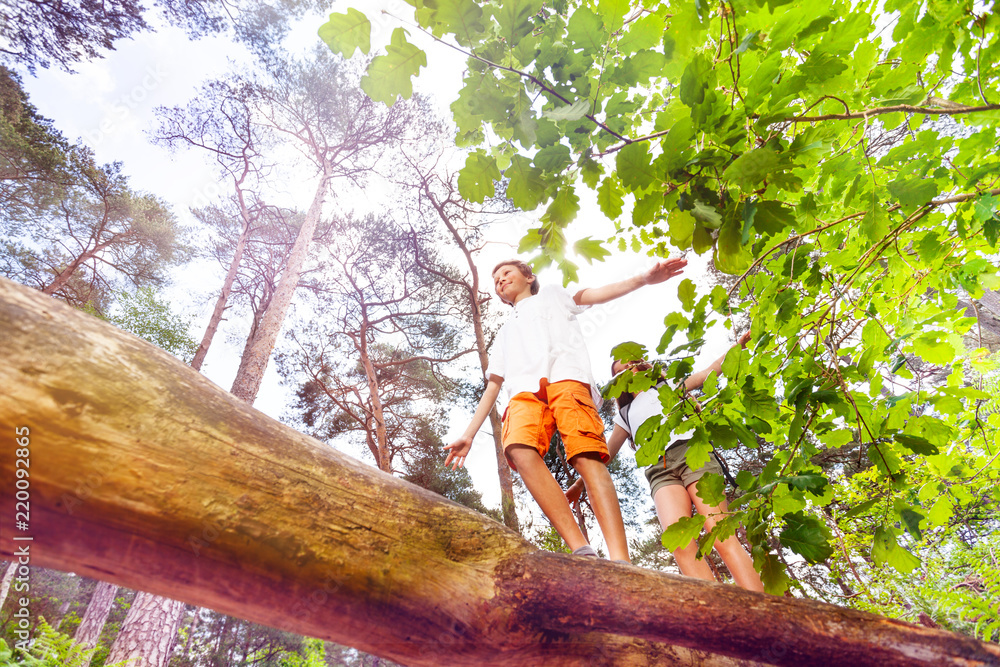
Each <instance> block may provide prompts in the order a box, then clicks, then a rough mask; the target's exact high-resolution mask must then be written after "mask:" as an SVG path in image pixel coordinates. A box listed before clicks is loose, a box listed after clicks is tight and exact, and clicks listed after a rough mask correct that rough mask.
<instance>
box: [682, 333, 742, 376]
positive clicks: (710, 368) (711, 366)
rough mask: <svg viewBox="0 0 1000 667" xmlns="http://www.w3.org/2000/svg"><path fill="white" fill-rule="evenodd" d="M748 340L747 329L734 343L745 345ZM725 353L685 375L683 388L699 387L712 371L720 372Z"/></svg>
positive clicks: (727, 351)
mask: <svg viewBox="0 0 1000 667" xmlns="http://www.w3.org/2000/svg"><path fill="white" fill-rule="evenodd" d="M749 342H750V332H749V331H747V332H746V333H745V334H743V335H742V336H740V339H739V340H738V341H736V345H739V346H740V347H746V346H747V343H749ZM736 345H734V346H733V347H736ZM726 354H729V350H726ZM726 354H724V355H722V356H721V357H719V358H718V359H716V360H715V361H713V362H712V363H711V364H709V365H708V366H707V367H706V368H703V369H701V370H700V371H698V372H697V373H692V374H691V375H689V376H687V378H685V379H684V388H685V389H686V390H688V391H691V390H693V389H699V388H701V385H703V384H705V380H707V379H708V376H709V375H711V374H712V371H715V373H716V374H717V375H718V374H719V373H721V372H722V362H723V361H725V360H726Z"/></svg>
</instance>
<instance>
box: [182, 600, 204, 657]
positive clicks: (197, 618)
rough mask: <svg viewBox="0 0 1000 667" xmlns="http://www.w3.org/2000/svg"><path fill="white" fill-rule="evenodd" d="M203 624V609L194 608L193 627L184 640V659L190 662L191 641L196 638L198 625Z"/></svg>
mask: <svg viewBox="0 0 1000 667" xmlns="http://www.w3.org/2000/svg"><path fill="white" fill-rule="evenodd" d="M200 625H201V610H200V609H199V608H198V607H195V608H194V619H193V620H192V621H191V628H190V629H189V630H188V636H187V640H186V641H185V642H184V659H185V660H187V661H188V662H190V656H191V641H192V640H193V639H194V635H195V633H196V632H197V631H198V627H199V626H200Z"/></svg>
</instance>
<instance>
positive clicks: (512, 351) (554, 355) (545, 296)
mask: <svg viewBox="0 0 1000 667" xmlns="http://www.w3.org/2000/svg"><path fill="white" fill-rule="evenodd" d="M589 307H590V306H580V305H577V303H576V302H575V301H573V297H572V296H571V295H570V293H569V292H567V291H566V290H564V289H562V288H560V287H556V286H555V285H545V286H543V287H542V288H541V289H539V290H538V294H535V295H534V296H530V297H528V298H526V299H521V301H519V302H518V303H517V304H515V305H514V309H513V310H514V312H512V313H511V314H510V317H508V318H507V321H506V322H504V324H503V326H501V327H500V331H499V332H497V336H496V339H495V340H494V341H493V347H492V348H491V349H490V365H489V368H487V369H486V377H489V376H490V375H496V376H498V377H502V378H503V389H504V391H505V393H506V395H507V398H508V399H509V398H510V397H512V396H514V395H516V394H519V393H521V392H524V391H527V392H531V393H534V392H536V391H538V389H539V387H540V386H541V385H540V381H541V380H542V379H545V380H547V381H548V382H549V383H552V382H559V381H560V380H576V381H578V382H584V383H586V384H589V385H590V395H591V397H592V398H593V399H594V405H597V406H599V405H600V404H601V401H602V400H603V399H602V398H601V392H600V390H599V389H598V388H597V387H596V386H595V383H594V377H593V373H592V372H591V368H590V354H589V353H588V352H587V345H586V343H584V340H583V331H582V330H581V329H580V322H579V320H577V319H576V316H577V315H578V314H580V313H582V312H583V311H585V310H587V308H589Z"/></svg>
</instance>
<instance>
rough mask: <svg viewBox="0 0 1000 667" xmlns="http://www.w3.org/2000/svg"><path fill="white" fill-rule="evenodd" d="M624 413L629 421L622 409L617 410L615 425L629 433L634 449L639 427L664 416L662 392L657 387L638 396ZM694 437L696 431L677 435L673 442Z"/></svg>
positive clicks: (627, 406) (626, 407)
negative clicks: (654, 418) (661, 400)
mask: <svg viewBox="0 0 1000 667" xmlns="http://www.w3.org/2000/svg"><path fill="white" fill-rule="evenodd" d="M624 411H625V413H626V415H627V416H628V420H627V421H626V419H625V417H623V416H622V410H621V409H619V410H616V411H615V425H616V426H621V427H622V428H623V429H625V430H626V431H628V434H629V436H631V438H632V442H633V444H632V446H633V448H634V447H635V434H636V432H637V431H638V430H639V427H640V426H642V425H643V423H644V422H646V421H647V420H649V419H652V418H653V417H656V418H657V419H660V417H661V416H662V415H663V404H662V403H660V392H659V391H657V390H656V387H653V388H651V389H647V390H646V391H643V392H640V393H638V394H636V395H635V398H633V399H632V402H631V403H629V404H628V405H626V406H625V408H624ZM692 435H694V431H688V432H686V433H676V434H674V436H673V440H671V442H675V441H677V440H683V439H685V438H690V437H691V436H692Z"/></svg>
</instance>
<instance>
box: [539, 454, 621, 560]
mask: <svg viewBox="0 0 1000 667" xmlns="http://www.w3.org/2000/svg"><path fill="white" fill-rule="evenodd" d="M570 463H571V464H572V465H573V467H574V468H576V471H577V472H578V473H580V477H583V483H584V484H586V485H587V495H589V496H590V504H591V506H592V507H593V508H594V515H595V516H597V523H598V524H600V526H601V533H602V534H603V535H604V541H605V542H606V543H607V545H608V553H609V555H610V556H611V560H624V561H628V560H629V557H628V540H627V539H626V537H625V523H624V522H623V521H622V510H621V506H619V504H618V492H617V491H616V490H615V483H614V482H613V481H612V480H611V473H610V472H608V466H607V465H606V464H605V463H604V462H603V461H601V459H600V457H599V456H598V455H597V454H596V453H591V452H584V453H582V454H577V455H576V456H574V457H573V458H572V460H571V461H570ZM553 481H555V480H553ZM557 486H558V485H557ZM564 498H565V496H564ZM571 514H572V513H571Z"/></svg>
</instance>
